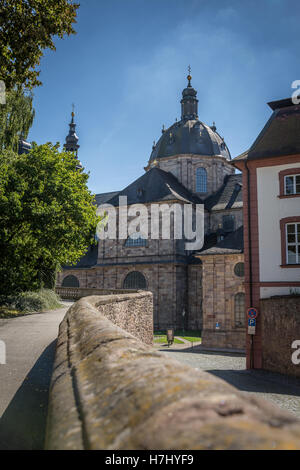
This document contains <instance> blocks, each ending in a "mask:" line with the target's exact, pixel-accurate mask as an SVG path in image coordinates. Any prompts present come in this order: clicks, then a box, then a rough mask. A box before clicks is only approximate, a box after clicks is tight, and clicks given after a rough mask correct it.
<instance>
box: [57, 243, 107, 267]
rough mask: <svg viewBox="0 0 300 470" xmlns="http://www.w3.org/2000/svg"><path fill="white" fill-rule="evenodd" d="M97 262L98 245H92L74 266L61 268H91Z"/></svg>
mask: <svg viewBox="0 0 300 470" xmlns="http://www.w3.org/2000/svg"><path fill="white" fill-rule="evenodd" d="M97 260H98V245H93V246H90V247H89V248H88V251H87V252H86V254H85V255H84V256H83V257H82V258H81V259H80V260H79V261H78V263H77V264H76V265H75V266H63V269H85V268H91V267H92V266H95V265H96V264H97Z"/></svg>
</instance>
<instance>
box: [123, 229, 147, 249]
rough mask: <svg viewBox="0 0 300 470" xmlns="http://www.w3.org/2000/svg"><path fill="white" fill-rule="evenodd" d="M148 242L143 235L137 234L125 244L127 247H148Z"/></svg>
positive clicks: (131, 236)
mask: <svg viewBox="0 0 300 470" xmlns="http://www.w3.org/2000/svg"><path fill="white" fill-rule="evenodd" d="M146 245H147V240H146V239H145V238H144V237H143V236H142V235H141V233H139V232H136V233H133V234H132V235H130V237H128V238H127V240H126V242H125V246H127V247H133V246H146Z"/></svg>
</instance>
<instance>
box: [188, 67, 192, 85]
mask: <svg viewBox="0 0 300 470" xmlns="http://www.w3.org/2000/svg"><path fill="white" fill-rule="evenodd" d="M191 72H192V69H191V66H190V65H189V66H188V73H189V74H188V76H187V79H188V81H189V84H188V86H192V85H191V80H192V76H191Z"/></svg>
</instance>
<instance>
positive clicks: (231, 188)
mask: <svg viewBox="0 0 300 470" xmlns="http://www.w3.org/2000/svg"><path fill="white" fill-rule="evenodd" d="M204 204H205V208H206V209H207V210H209V211H217V210H225V209H238V208H241V207H243V191H242V174H241V173H240V174H237V175H228V176H226V177H225V180H224V184H223V186H222V187H221V188H220V189H219V190H218V191H217V192H216V193H214V194H212V195H211V196H208V197H207V198H206V199H205V201H204Z"/></svg>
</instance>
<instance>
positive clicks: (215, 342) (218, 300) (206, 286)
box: [200, 254, 246, 349]
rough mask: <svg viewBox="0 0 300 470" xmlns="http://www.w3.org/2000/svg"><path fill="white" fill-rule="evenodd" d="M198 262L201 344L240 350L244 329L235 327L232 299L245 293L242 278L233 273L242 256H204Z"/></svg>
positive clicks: (241, 260)
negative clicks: (200, 289) (200, 298)
mask: <svg viewBox="0 0 300 470" xmlns="http://www.w3.org/2000/svg"><path fill="white" fill-rule="evenodd" d="M200 259H201V261H202V263H203V273H202V274H203V278H202V279H203V280H202V289H203V304H202V310H203V331H202V344H203V346H207V347H213V348H234V349H244V348H245V342H246V329H245V327H236V326H235V295H236V294H238V293H244V292H245V288H244V278H243V277H238V276H236V275H235V273H234V267H235V265H236V264H237V263H239V262H241V263H243V262H244V255H243V254H236V255H213V256H211V255H208V256H202V257H201V258H200ZM245 316H246V314H245ZM217 323H218V324H219V329H217V328H216V326H217Z"/></svg>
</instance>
